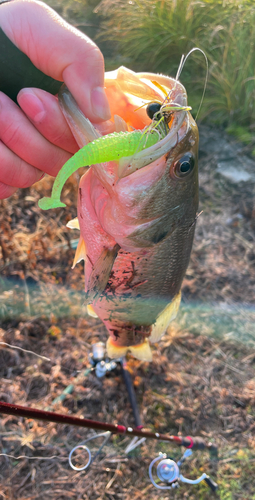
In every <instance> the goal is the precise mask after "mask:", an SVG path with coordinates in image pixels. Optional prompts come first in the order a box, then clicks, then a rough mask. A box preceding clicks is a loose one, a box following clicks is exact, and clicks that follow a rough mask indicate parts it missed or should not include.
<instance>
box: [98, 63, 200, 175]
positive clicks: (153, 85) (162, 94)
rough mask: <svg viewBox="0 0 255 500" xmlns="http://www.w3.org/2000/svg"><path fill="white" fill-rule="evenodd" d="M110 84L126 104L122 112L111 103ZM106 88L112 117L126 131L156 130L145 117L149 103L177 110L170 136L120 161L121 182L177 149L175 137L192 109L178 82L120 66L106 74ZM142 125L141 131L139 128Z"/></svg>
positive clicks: (173, 114)
mask: <svg viewBox="0 0 255 500" xmlns="http://www.w3.org/2000/svg"><path fill="white" fill-rule="evenodd" d="M113 84H115V85H116V86H117V88H118V92H119V94H120V96H121V97H120V100H121V99H124V100H125V101H126V107H125V108H122V107H121V106H120V109H119V110H118V109H116V103H115V101H114V100H113V99H111V97H112V96H111V89H112V86H113ZM105 85H106V94H108V96H109V101H110V103H112V109H111V112H112V116H113V117H114V119H115V121H116V113H117V112H118V113H119V114H118V116H120V117H121V120H123V121H124V122H125V124H126V130H127V129H139V128H140V129H141V128H142V129H143V130H144V132H145V133H146V132H147V131H148V130H149V129H151V130H153V129H154V130H157V124H155V125H153V123H152V121H150V119H149V118H148V116H147V113H146V108H147V106H148V104H150V103H152V102H156V103H159V104H163V103H164V106H165V107H166V106H167V105H170V106H172V107H175V108H176V110H175V111H173V112H172V119H171V122H170V127H169V132H168V133H167V134H166V135H165V136H164V137H162V139H160V140H159V141H158V142H157V143H156V144H154V145H153V146H151V147H148V148H145V149H143V150H142V151H139V152H137V153H135V154H134V155H132V156H128V157H123V158H121V159H120V160H119V167H118V178H119V179H122V178H124V177H127V176H129V175H130V174H132V173H133V172H135V171H137V170H139V169H141V168H143V167H145V166H146V165H149V164H150V163H153V162H154V161H156V160H157V159H159V158H160V157H162V156H164V155H166V154H168V153H169V151H170V150H171V149H172V148H174V147H175V146H176V144H177V143H178V140H179V138H178V133H179V131H180V129H181V128H182V127H183V124H184V122H185V120H186V118H187V116H188V111H189V110H190V109H191V108H190V107H189V106H187V94H186V90H185V88H184V87H183V85H182V84H181V83H180V82H179V81H177V80H175V79H173V78H170V77H165V76H163V75H155V74H153V73H134V72H133V71H131V70H129V69H127V68H125V67H123V66H122V67H120V68H119V69H118V70H116V71H113V72H109V73H106V75H105ZM127 103H128V105H127ZM165 103H167V104H165ZM127 110H128V112H127ZM141 123H142V124H143V125H144V128H143V127H141ZM185 128H186V127H185Z"/></svg>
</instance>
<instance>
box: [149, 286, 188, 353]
mask: <svg viewBox="0 0 255 500" xmlns="http://www.w3.org/2000/svg"><path fill="white" fill-rule="evenodd" d="M180 302H181V292H179V293H178V294H177V295H176V296H175V297H174V298H173V300H172V302H170V304H168V306H166V307H165V309H164V310H163V311H162V313H161V314H160V315H159V316H158V317H157V319H156V322H155V323H154V325H152V331H151V335H150V337H149V340H150V342H152V343H154V342H158V340H159V339H160V338H161V337H162V335H163V334H164V333H165V331H166V329H167V327H168V326H169V324H170V323H171V321H173V320H174V319H175V318H176V315H177V312H178V309H179V305H180Z"/></svg>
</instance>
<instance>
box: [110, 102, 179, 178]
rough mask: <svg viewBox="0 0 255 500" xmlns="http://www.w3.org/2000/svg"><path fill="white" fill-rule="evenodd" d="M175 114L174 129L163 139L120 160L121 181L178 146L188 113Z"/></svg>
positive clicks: (119, 176)
mask: <svg viewBox="0 0 255 500" xmlns="http://www.w3.org/2000/svg"><path fill="white" fill-rule="evenodd" d="M183 105H186V103H183ZM174 114H175V118H174V122H173V124H172V127H171V129H170V131H169V132H168V134H167V135H166V136H165V137H164V138H163V139H161V140H160V141H159V142H157V143H156V144H154V146H150V147H149V148H147V149H143V150H142V151H139V152H138V153H135V154H134V155H133V156H129V157H124V158H121V159H120V160H119V168H118V178H119V180H120V179H123V178H124V177H127V176H129V175H131V174H132V173H133V172H135V171H136V170H139V169H141V168H143V167H145V166H146V165H149V164H150V163H152V162H154V161H156V160H158V158H160V157H161V156H164V155H166V154H167V153H169V152H170V151H171V149H172V148H174V146H176V144H177V142H178V131H179V130H180V128H181V126H182V125H183V123H184V120H185V118H186V117H187V115H188V112H187V111H178V112H175V113H174Z"/></svg>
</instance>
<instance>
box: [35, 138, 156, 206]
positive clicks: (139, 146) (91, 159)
mask: <svg viewBox="0 0 255 500" xmlns="http://www.w3.org/2000/svg"><path fill="white" fill-rule="evenodd" d="M160 139H161V135H160V133H159V132H158V131H157V130H150V131H144V130H136V131H134V132H114V133H113V134H109V135H104V136H102V137H99V138H98V139H96V140H95V141H93V142H90V143H89V144H86V146H84V147H83V148H82V149H80V150H79V151H77V153H75V155H74V156H72V158H70V159H69V160H68V161H67V162H66V163H65V164H64V165H63V167H62V168H61V170H60V171H59V173H58V175H57V177H56V179H55V181H54V184H53V188H52V193H51V197H50V198H49V197H44V198H42V199H41V200H39V202H38V205H39V207H40V208H42V210H49V209H50V208H58V207H65V206H66V205H65V203H63V202H61V200H60V195H61V191H62V189H63V186H64V184H65V182H66V181H67V179H68V178H69V177H70V175H71V174H73V173H74V172H75V171H76V170H78V169H79V168H81V167H86V166H88V167H89V166H91V165H94V164H96V163H104V162H107V161H117V160H119V159H120V158H124V157H125V156H132V155H133V154H135V153H138V152H139V151H142V150H143V149H147V148H149V147H150V146H154V144H156V143H157V142H158V141H159V140H160Z"/></svg>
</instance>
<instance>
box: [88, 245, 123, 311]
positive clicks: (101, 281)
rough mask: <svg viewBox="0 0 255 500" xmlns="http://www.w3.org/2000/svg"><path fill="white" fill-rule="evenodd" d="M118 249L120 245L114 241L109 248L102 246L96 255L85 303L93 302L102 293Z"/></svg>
mask: <svg viewBox="0 0 255 500" xmlns="http://www.w3.org/2000/svg"><path fill="white" fill-rule="evenodd" d="M119 249H120V246H119V245H118V244H117V243H116V245H114V247H113V248H111V249H109V248H104V250H103V251H102V253H101V255H100V256H99V257H98V259H97V261H96V263H95V264H94V266H93V268H92V272H91V274H90V277H89V280H88V286H87V293H86V300H85V304H90V303H91V302H94V301H95V300H96V299H98V297H99V295H101V294H102V293H103V291H104V289H105V287H106V285H107V282H108V280H109V277H110V274H111V270H112V267H113V264H114V261H115V259H116V257H117V255H118V251H119Z"/></svg>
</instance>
